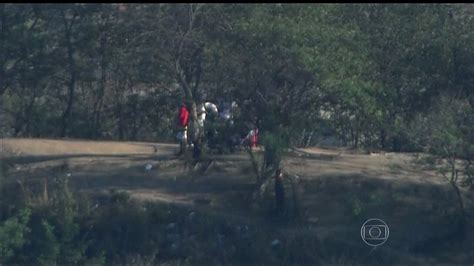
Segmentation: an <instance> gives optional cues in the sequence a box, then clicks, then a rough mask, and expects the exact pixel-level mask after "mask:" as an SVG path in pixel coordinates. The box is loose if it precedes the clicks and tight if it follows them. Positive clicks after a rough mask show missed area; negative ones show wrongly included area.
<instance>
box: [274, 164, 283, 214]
mask: <svg viewBox="0 0 474 266" xmlns="http://www.w3.org/2000/svg"><path fill="white" fill-rule="evenodd" d="M274 178H275V203H276V213H277V214H282V213H283V211H284V207H285V188H284V186H283V173H282V172H281V169H280V168H278V169H277V170H276V172H275V176H274Z"/></svg>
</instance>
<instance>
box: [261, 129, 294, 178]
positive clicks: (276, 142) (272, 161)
mask: <svg viewBox="0 0 474 266" xmlns="http://www.w3.org/2000/svg"><path fill="white" fill-rule="evenodd" d="M261 143H262V145H263V147H264V149H265V151H264V161H265V168H266V169H268V168H270V169H272V170H276V169H277V168H279V167H280V162H281V160H282V156H283V154H284V152H286V150H287V149H288V141H287V140H286V138H285V137H284V136H283V134H281V133H279V132H265V133H263V134H262V136H261Z"/></svg>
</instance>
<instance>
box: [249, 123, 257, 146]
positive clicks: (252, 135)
mask: <svg viewBox="0 0 474 266" xmlns="http://www.w3.org/2000/svg"><path fill="white" fill-rule="evenodd" d="M249 142H250V149H252V148H256V147H257V144H258V128H257V127H254V128H253V129H252V130H250V132H249Z"/></svg>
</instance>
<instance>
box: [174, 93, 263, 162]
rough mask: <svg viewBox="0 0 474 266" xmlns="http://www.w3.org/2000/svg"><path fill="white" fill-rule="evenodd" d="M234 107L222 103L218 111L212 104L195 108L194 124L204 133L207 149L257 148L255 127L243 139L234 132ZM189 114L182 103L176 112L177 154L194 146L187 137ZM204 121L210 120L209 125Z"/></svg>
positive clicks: (208, 103) (234, 104)
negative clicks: (178, 148) (178, 144)
mask: <svg viewBox="0 0 474 266" xmlns="http://www.w3.org/2000/svg"><path fill="white" fill-rule="evenodd" d="M236 107H237V104H236V103H235V102H231V103H223V104H222V108H221V109H220V110H219V108H218V107H217V105H216V104H214V103H212V102H204V103H203V104H199V105H198V106H197V121H196V122H197V123H198V126H199V127H200V128H201V129H202V130H204V131H205V132H206V134H205V136H206V138H205V140H206V145H207V147H208V148H210V149H214V148H218V149H219V150H221V149H222V148H223V147H222V146H226V147H228V148H229V150H230V151H231V152H232V151H233V150H234V149H235V147H236V146H239V147H240V146H242V145H248V146H249V148H251V149H252V148H256V147H257V145H258V135H259V132H258V128H257V127H255V126H254V127H252V128H250V131H249V132H248V134H247V135H246V136H245V137H244V138H241V136H240V135H239V134H238V132H235V131H236V130H235V127H234V116H233V110H234V109H235V108H236ZM190 114H191V113H190V109H189V107H188V106H187V104H186V103H184V102H183V103H182V105H181V107H180V108H179V112H178V117H179V118H178V133H177V135H176V137H177V139H178V141H179V143H180V152H179V154H182V153H183V152H184V151H185V150H186V148H187V146H191V147H193V146H195V145H194V143H193V141H192V140H191V138H190V136H189V124H190ZM206 120H210V121H209V123H208V122H206Z"/></svg>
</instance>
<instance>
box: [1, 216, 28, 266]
mask: <svg viewBox="0 0 474 266" xmlns="http://www.w3.org/2000/svg"><path fill="white" fill-rule="evenodd" d="M30 215H31V211H30V210H29V209H22V210H21V211H20V212H19V213H18V214H17V215H16V216H13V217H10V218H8V219H7V220H5V221H3V223H2V224H1V225H0V262H1V263H7V262H8V261H9V260H10V259H11V258H13V257H14V255H15V253H16V252H17V251H18V250H21V248H22V247H23V246H24V245H25V244H26V242H27V240H28V234H29V233H30V229H29V228H28V222H29V220H30Z"/></svg>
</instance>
